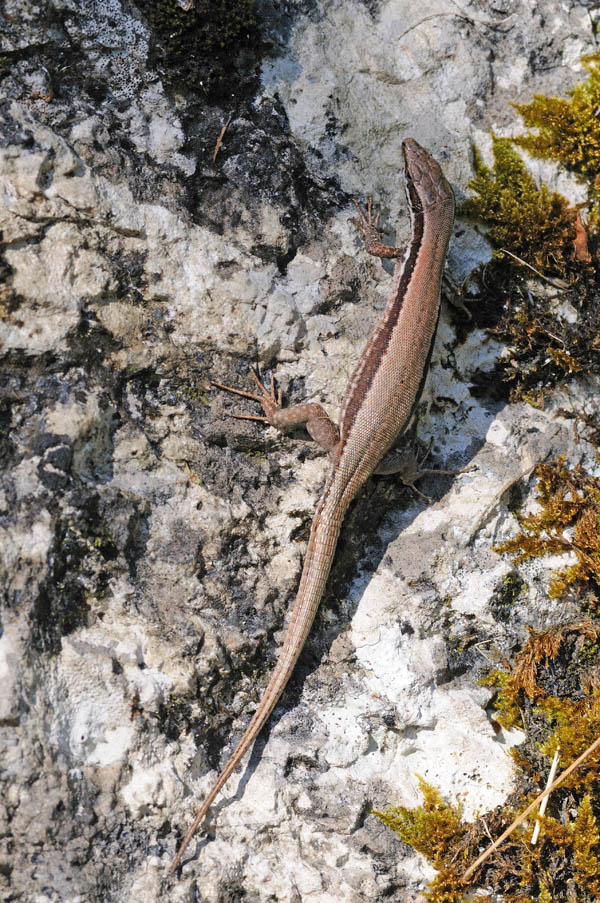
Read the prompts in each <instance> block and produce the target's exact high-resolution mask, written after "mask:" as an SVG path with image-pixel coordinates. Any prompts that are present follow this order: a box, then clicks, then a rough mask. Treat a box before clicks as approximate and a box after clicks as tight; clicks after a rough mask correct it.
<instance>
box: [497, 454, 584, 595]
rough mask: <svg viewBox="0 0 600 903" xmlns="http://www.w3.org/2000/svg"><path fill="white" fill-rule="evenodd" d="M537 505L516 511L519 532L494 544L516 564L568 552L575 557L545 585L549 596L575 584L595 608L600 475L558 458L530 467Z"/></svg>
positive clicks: (560, 592)
mask: <svg viewBox="0 0 600 903" xmlns="http://www.w3.org/2000/svg"><path fill="white" fill-rule="evenodd" d="M536 475H537V481H538V482H537V496H536V501H537V504H538V506H539V510H538V511H536V512H535V513H533V514H529V515H518V520H519V524H520V526H521V532H520V533H519V534H518V535H517V536H515V538H514V539H510V540H508V542H505V543H503V544H502V545H500V546H498V547H497V551H498V552H508V553H509V554H511V555H513V556H514V561H515V563H516V564H519V563H520V562H522V561H527V560H528V559H529V558H539V557H541V556H543V555H553V554H554V555H555V554H563V553H572V554H573V555H574V556H575V557H576V559H577V561H576V563H575V564H572V565H568V566H567V567H564V568H561V570H559V571H557V572H556V573H555V574H554V576H553V577H552V580H551V581H550V586H549V595H550V597H551V598H553V599H557V598H559V597H561V596H563V595H564V594H565V593H566V592H567V591H570V590H572V589H574V588H577V589H578V590H579V591H580V592H581V590H582V589H584V588H585V589H586V590H587V600H586V601H587V603H588V604H589V605H590V606H591V607H595V606H596V603H597V593H598V591H599V590H600V480H598V479H596V478H595V477H592V476H590V475H589V474H588V473H586V472H585V471H584V470H583V469H582V468H581V467H577V468H575V469H574V470H569V469H568V468H567V467H565V463H564V457H562V458H559V459H558V461H554V462H550V463H548V464H540V465H539V467H538V468H537V470H536Z"/></svg>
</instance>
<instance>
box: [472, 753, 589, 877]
mask: <svg viewBox="0 0 600 903" xmlns="http://www.w3.org/2000/svg"><path fill="white" fill-rule="evenodd" d="M599 746H600V737H596V739H595V740H594V742H593V743H591V744H590V745H589V746H588V748H587V749H586V750H584V752H582V753H581V755H580V756H578V757H577V758H576V759H575V761H574V762H571V764H570V765H569V767H568V768H565V770H564V771H563V772H562V773H561V774H559V776H558V777H557V779H556V780H555V781H553V782H552V783H551V784H550V786H549V787H546V789H545V790H543V791H542V792H541V793H540V795H539V796H536V798H535V799H534V801H533V802H532V803H530V804H529V805H528V806H527V808H526V809H525V811H524V812H521V814H520V815H518V816H517V818H515V820H514V821H513V823H512V824H511V825H509V827H508V828H507V829H506V831H504V832H503V833H502V834H501V835H500V837H499V838H498V839H497V840H495V841H494V843H493V844H492V845H491V846H490V847H488V848H487V850H484V852H483V853H482V854H481V856H478V857H477V859H476V860H475V862H474V863H473V864H472V865H470V866H469V868H468V869H467V870H466V872H465V873H464V875H463V877H462V880H463V881H468V880H469V878H471V876H472V875H473V874H474V872H475V871H476V870H477V869H478V868H479V866H480V865H482V864H483V863H484V862H485V860H486V859H488V857H489V856H491V855H492V853H493V852H494V850H497V849H498V847H499V846H501V845H502V844H503V843H504V841H505V840H506V839H507V837H510V835H511V834H512V832H513V831H514V830H515V828H518V827H519V825H520V824H521V822H523V821H525V819H526V818H527V816H528V815H529V813H530V812H533V810H534V809H535V808H536V807H537V806H538V805H539V804H540V803H541V801H542V800H543V799H545V797H547V796H548V795H549V794H550V793H552V791H553V790H556V788H557V787H560V785H561V784H562V782H563V781H564V780H566V779H567V778H568V777H569V775H570V774H571V773H572V772H573V771H575V769H576V768H578V767H579V766H580V765H581V763H582V762H584V761H585V759H587V757H588V756H589V755H591V754H592V753H593V752H594V750H595V749H597V748H598V747H599Z"/></svg>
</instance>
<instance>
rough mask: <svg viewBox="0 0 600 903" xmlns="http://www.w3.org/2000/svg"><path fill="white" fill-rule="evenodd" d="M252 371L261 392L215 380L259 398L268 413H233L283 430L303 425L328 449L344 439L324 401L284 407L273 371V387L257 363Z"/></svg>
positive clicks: (228, 389)
mask: <svg viewBox="0 0 600 903" xmlns="http://www.w3.org/2000/svg"><path fill="white" fill-rule="evenodd" d="M250 372H251V374H252V377H253V379H254V382H255V383H256V385H257V387H258V390H259V394H255V393H253V392H246V391H244V390H242V389H234V388H233V386H226V385H224V384H223V383H218V382H215V381H214V380H213V383H212V384H213V386H216V388H217V389H222V390H223V391H225V392H232V393H233V394H234V395H241V396H242V398H250V399H252V400H253V401H257V402H259V404H261V405H262V407H263V411H264V412H265V413H264V416H260V415H256V414H233V415H232V416H234V417H236V418H237V419H238V420H260V421H262V422H264V423H270V424H271V426H274V427H275V428H276V429H278V430H281V431H282V432H287V431H288V430H291V429H293V428H294V427H298V426H303V427H305V429H306V430H307V432H308V434H309V436H310V437H311V438H312V439H314V440H315V442H317V443H318V444H319V445H320V446H321V447H322V448H324V449H325V450H326V451H328V452H333V451H335V448H336V447H337V445H338V443H339V441H340V434H339V430H338V428H337V426H336V425H335V423H334V422H333V421H332V420H331V418H330V417H329V415H328V414H327V412H326V411H325V409H324V408H323V407H321V405H320V404H314V403H312V404H296V405H292V406H291V407H289V408H286V407H283V406H282V403H281V390H280V389H276V387H275V380H274V379H273V375H272V374H271V384H270V387H269V389H267V388H266V386H265V385H264V384H263V382H262V380H261V379H260V376H259V375H258V373H257V372H256V370H255V369H254V368H253V367H251V368H250Z"/></svg>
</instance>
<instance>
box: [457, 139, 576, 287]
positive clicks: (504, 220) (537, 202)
mask: <svg viewBox="0 0 600 903" xmlns="http://www.w3.org/2000/svg"><path fill="white" fill-rule="evenodd" d="M492 152H493V155H494V165H493V168H492V169H490V168H489V167H487V166H486V165H485V164H484V162H483V160H482V158H481V154H480V153H479V151H478V150H477V148H475V147H474V148H473V168H474V170H475V178H473V179H472V180H471V181H470V182H469V186H468V187H469V188H470V189H471V191H474V192H475V196H474V197H471V198H469V199H468V200H467V201H465V202H464V203H463V204H462V205H461V213H463V214H466V215H468V216H475V217H478V218H480V219H483V220H484V221H485V222H486V224H487V226H488V227H489V231H488V233H487V234H488V237H489V239H490V241H491V242H492V244H493V246H494V248H495V249H496V250H495V254H496V255H497V256H500V257H501V256H503V254H504V253H505V252H507V251H508V252H510V253H511V254H514V255H516V256H517V257H519V258H521V259H522V260H525V261H526V262H527V263H529V264H530V265H532V266H534V267H536V268H537V269H540V270H544V271H548V272H553V273H560V274H564V273H565V272H566V270H567V268H568V266H569V264H570V263H571V262H572V261H573V257H574V246H573V242H574V239H575V222H576V218H577V211H576V210H575V208H574V207H572V206H570V205H569V203H568V201H567V200H566V199H565V198H564V197H563V196H562V195H560V194H558V193H557V192H556V191H553V192H550V191H549V190H548V188H546V186H545V185H542V186H541V187H540V188H538V186H537V185H536V183H535V180H534V178H533V176H531V175H530V173H528V171H527V169H526V168H525V164H524V163H523V160H522V159H521V157H520V156H519V154H518V153H517V151H516V150H515V149H514V148H513V147H512V143H511V140H510V139H508V138H498V137H497V136H496V135H492Z"/></svg>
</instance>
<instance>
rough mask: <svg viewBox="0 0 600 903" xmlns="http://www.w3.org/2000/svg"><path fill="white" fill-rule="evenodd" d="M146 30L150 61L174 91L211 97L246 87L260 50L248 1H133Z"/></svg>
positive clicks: (253, 12)
mask: <svg viewBox="0 0 600 903" xmlns="http://www.w3.org/2000/svg"><path fill="white" fill-rule="evenodd" d="M136 5H137V7H138V8H139V9H140V11H141V12H142V14H143V15H144V16H145V18H146V19H147V21H148V23H149V25H150V29H151V32H152V41H151V49H150V55H151V62H152V63H153V64H154V65H155V66H156V68H157V69H158V71H159V72H162V74H163V75H164V77H165V80H166V82H167V84H169V85H171V86H173V87H174V88H179V89H180V90H181V89H184V90H186V91H192V92H194V94H196V95H197V94H198V93H200V94H201V95H203V96H205V97H217V96H219V95H220V94H222V93H223V92H224V91H227V90H229V88H230V86H231V84H232V81H233V78H234V77H236V78H237V79H238V81H239V83H238V89H239V88H241V87H242V85H243V84H244V83H248V85H249V86H250V85H252V84H253V83H254V82H255V81H256V78H257V67H258V63H259V61H260V54H261V52H262V50H263V39H262V35H261V28H260V23H259V19H258V15H257V11H256V8H255V2H254V0H194V3H193V4H192V5H191V6H190V7H189V8H187V9H184V8H183V6H182V5H181V4H179V3H178V2H177V0H136Z"/></svg>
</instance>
